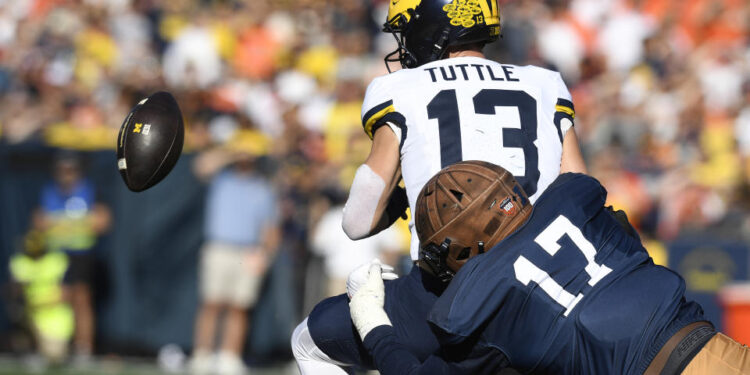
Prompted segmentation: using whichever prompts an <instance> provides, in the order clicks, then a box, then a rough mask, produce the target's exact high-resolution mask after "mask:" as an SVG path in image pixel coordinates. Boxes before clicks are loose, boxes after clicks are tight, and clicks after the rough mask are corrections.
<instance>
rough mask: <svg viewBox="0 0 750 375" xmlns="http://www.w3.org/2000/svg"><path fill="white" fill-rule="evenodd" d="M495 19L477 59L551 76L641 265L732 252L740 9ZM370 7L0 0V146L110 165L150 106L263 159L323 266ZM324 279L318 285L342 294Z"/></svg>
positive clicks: (377, 46)
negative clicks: (722, 240)
mask: <svg viewBox="0 0 750 375" xmlns="http://www.w3.org/2000/svg"><path fill="white" fill-rule="evenodd" d="M499 3H500V6H501V12H502V25H503V38H502V39H501V40H500V41H499V42H498V43H495V44H492V45H490V46H488V47H487V48H486V51H485V52H486V54H487V55H488V57H489V58H492V59H495V60H498V61H501V62H503V63H510V64H521V65H526V64H534V65H539V66H543V67H547V68H550V69H554V70H558V71H560V72H561V73H562V76H563V78H564V79H565V81H566V83H567V84H568V87H569V89H570V91H571V93H572V95H573V100H574V103H575V105H576V113H577V118H576V125H575V128H576V131H577V133H578V135H579V138H580V139H581V140H582V148H583V151H584V155H585V157H586V160H587V163H588V166H589V169H590V172H591V174H592V175H594V176H595V177H597V178H598V179H600V180H601V181H602V183H603V184H604V186H605V187H606V188H607V189H608V191H609V203H610V204H613V205H614V206H615V207H616V208H619V209H624V210H625V211H626V212H627V214H628V216H629V218H630V219H631V221H632V222H633V223H634V224H635V225H636V226H637V227H638V228H639V230H640V232H641V234H642V236H644V237H645V238H646V239H647V240H648V241H649V242H648V244H649V245H648V247H649V250H652V249H653V254H654V256H655V257H660V259H657V261H661V262H662V263H663V262H665V260H664V255H663V254H661V253H660V249H661V248H662V247H661V246H660V245H659V242H668V241H670V240H672V239H674V238H676V237H677V236H678V235H679V234H680V233H682V232H683V231H689V230H694V229H701V228H717V230H721V229H722V228H724V229H727V228H728V231H726V233H729V235H732V236H737V237H739V238H750V2H747V1H746V0H648V1H646V0H546V1H542V0H500V1H499ZM387 7H388V1H385V0H296V1H292V0H277V1H271V0H169V1H166V0H165V1H159V0H27V1H15V0H0V143H5V144H23V143H29V142H31V143H34V142H41V143H44V144H46V145H51V146H55V147H61V148H74V149H78V150H82V151H86V150H111V149H113V146H114V143H115V139H116V136H117V135H116V132H117V129H118V128H119V126H120V125H121V121H122V119H124V118H125V115H126V114H127V112H128V111H129V110H130V108H131V107H132V106H133V105H134V104H135V103H137V102H138V101H139V100H140V99H142V98H143V97H145V96H147V95H148V94H150V93H152V92H154V91H159V90H168V91H170V92H172V93H173V94H174V95H175V96H176V98H177V100H178V102H179V104H180V107H181V109H182V112H183V115H184V117H185V122H186V127H187V132H186V146H185V151H186V152H187V153H207V152H214V151H216V150H222V152H226V153H229V154H246V155H252V156H254V157H257V156H263V157H264V159H266V160H267V161H269V162H268V163H266V164H268V165H270V167H267V168H268V169H271V170H273V173H272V174H271V177H269V179H270V184H272V186H273V189H274V191H275V193H276V194H277V197H278V211H279V222H280V223H281V224H280V225H281V230H282V232H283V233H282V237H283V238H286V239H287V240H289V238H293V239H296V240H298V241H299V242H300V243H303V244H305V245H304V246H302V248H303V250H302V251H301V253H300V254H297V255H298V256H299V257H298V258H299V259H308V254H307V253H308V251H307V249H309V252H311V253H313V254H317V255H318V256H320V257H323V258H325V257H326V256H330V254H329V253H331V252H333V250H330V249H328V250H327V249H326V246H325V243H326V238H332V239H333V238H338V237H336V236H337V235H338V233H332V232H335V229H332V228H335V226H334V225H332V224H326V223H329V222H334V221H336V219H335V213H336V212H337V211H339V210H340V208H338V207H340V204H341V203H342V201H343V199H345V197H346V191H347V190H348V187H349V184H350V183H351V180H352V178H353V174H354V170H355V169H356V167H357V166H358V165H359V164H361V163H362V162H363V161H364V159H365V157H366V156H367V153H368V151H369V142H370V141H369V140H368V138H367V137H366V136H365V134H364V132H363V131H362V128H361V122H360V109H361V108H360V107H361V102H362V99H363V95H364V91H365V89H366V87H367V84H368V83H369V82H370V80H372V78H374V77H376V76H378V75H382V74H385V73H387V70H386V67H385V65H384V63H383V57H384V56H385V54H386V53H387V52H390V51H391V50H393V49H394V47H395V42H394V40H393V37H392V36H391V35H389V34H385V33H382V32H380V25H381V24H382V23H383V21H384V20H385V15H386V12H387ZM113 168H114V166H113ZM196 204H197V203H196ZM332 215H333V216H332ZM330 217H334V219H330ZM319 223H320V225H321V226H323V225H325V226H327V227H325V228H317V226H318V224H319ZM399 225H400V226H401V229H400V231H398V233H397V235H395V237H393V238H389V239H388V240H385V241H382V242H383V243H384V244H383V245H382V246H380V248H383V249H385V250H384V251H387V252H388V253H389V254H391V253H393V249H394V248H396V249H398V248H400V249H401V250H402V251H404V250H406V249H407V248H408V238H406V236H408V232H407V231H406V230H405V229H404V227H405V223H404V222H400V223H399ZM326 231H328V232H331V233H330V235H328V236H329V237H326V233H327V232H326ZM321 233H322V234H321ZM321 236H323V237H321ZM399 236H400V237H399ZM331 242H332V243H336V244H341V242H340V241H338V240H331ZM373 247H378V246H375V245H373ZM344 251H345V250H344ZM367 253H368V255H367V256H370V255H371V254H372V253H377V251H375V250H373V251H372V252H367ZM389 256H390V255H389ZM365 260H367V259H365ZM300 262H304V261H302V260H300ZM328 263H330V264H329V266H327V267H324V269H326V272H327V273H329V276H330V278H331V279H332V280H334V279H341V278H342V277H344V276H342V275H340V274H339V273H340V272H338V273H337V271H335V269H337V268H336V267H337V266H335V265H334V263H336V261H333V260H331V261H329V262H328ZM339 263H340V264H343V266H338V268H342V267H343V268H346V267H350V266H351V265H350V264H349V263H346V261H340V262H339ZM301 267H303V268H304V265H302V266H301ZM344 275H345V273H344ZM327 289H328V290H330V291H331V292H334V291H339V292H340V291H341V282H339V284H338V286H337V285H329V287H328V288H327ZM312 299H313V300H314V298H312ZM312 302H314V301H312ZM307 305H309V303H307Z"/></svg>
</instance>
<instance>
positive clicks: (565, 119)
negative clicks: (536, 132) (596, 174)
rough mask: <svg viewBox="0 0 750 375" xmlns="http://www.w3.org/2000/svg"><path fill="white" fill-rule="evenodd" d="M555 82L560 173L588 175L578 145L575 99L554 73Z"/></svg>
mask: <svg viewBox="0 0 750 375" xmlns="http://www.w3.org/2000/svg"><path fill="white" fill-rule="evenodd" d="M553 80H554V81H555V84H556V86H557V103H556V104H555V117H554V121H555V127H556V128H557V134H558V135H559V136H560V141H561V142H562V156H561V159H560V173H561V174H562V173H567V172H573V173H583V174H586V173H588V170H587V169H586V163H584V161H583V155H582V154H581V147H580V146H579V144H578V137H577V136H576V132H575V128H574V127H573V125H574V123H575V118H576V112H575V107H574V106H573V99H572V97H571V95H570V92H569V91H568V88H567V86H565V82H563V80H562V77H561V76H560V74H559V73H554V77H553Z"/></svg>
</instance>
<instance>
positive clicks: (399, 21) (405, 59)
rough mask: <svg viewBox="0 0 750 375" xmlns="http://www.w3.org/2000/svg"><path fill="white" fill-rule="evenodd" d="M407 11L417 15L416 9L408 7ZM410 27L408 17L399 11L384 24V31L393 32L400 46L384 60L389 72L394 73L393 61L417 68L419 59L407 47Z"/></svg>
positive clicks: (405, 66)
mask: <svg viewBox="0 0 750 375" xmlns="http://www.w3.org/2000/svg"><path fill="white" fill-rule="evenodd" d="M407 12H409V14H410V15H411V17H417V16H416V12H415V11H414V9H408V10H407ZM408 27H409V23H408V19H407V17H406V16H405V15H403V14H401V13H399V14H397V15H396V16H394V17H393V18H391V19H390V20H388V22H386V23H384V24H383V32H386V33H391V35H393V38H394V39H396V43H397V44H398V47H397V48H396V50H394V51H393V52H391V53H389V54H387V55H385V58H384V59H383V61H384V62H385V67H386V69H388V73H393V71H391V65H390V64H391V63H395V62H398V63H399V64H401V67H402V68H404V69H411V68H416V67H417V66H418V65H417V59H416V58H415V57H414V55H413V54H412V53H411V52H409V50H408V49H406V38H405V34H406V29H407V28H408Z"/></svg>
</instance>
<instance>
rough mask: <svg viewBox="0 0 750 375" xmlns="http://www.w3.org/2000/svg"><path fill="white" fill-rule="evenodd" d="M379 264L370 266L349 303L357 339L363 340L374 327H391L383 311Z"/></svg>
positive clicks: (382, 289) (382, 290) (383, 300)
mask: <svg viewBox="0 0 750 375" xmlns="http://www.w3.org/2000/svg"><path fill="white" fill-rule="evenodd" d="M380 267H381V265H380V264H375V263H373V264H371V265H370V269H369V272H368V275H367V280H366V281H365V283H364V284H362V286H360V288H359V290H358V291H357V292H356V293H355V294H354V296H353V297H352V300H351V302H349V314H350V315H351V317H352V322H354V326H355V327H357V332H359V337H360V338H361V339H362V340H364V339H365V337H367V334H368V333H370V331H372V330H373V329H375V327H379V326H382V325H389V326H392V324H391V320H390V319H388V314H386V313H385V310H384V309H383V304H384V303H385V286H384V285H383V279H382V276H381V275H380V269H381V268H380Z"/></svg>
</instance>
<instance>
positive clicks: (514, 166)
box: [362, 57, 575, 259]
mask: <svg viewBox="0 0 750 375" xmlns="http://www.w3.org/2000/svg"><path fill="white" fill-rule="evenodd" d="M574 117H575V111H574V107H573V103H572V100H571V96H570V93H569V92H568V89H567V87H566V86H565V83H564V82H563V80H562V78H561V77H560V74H559V73H557V72H553V71H550V70H547V69H542V68H539V67H535V66H514V65H507V64H499V63H497V62H494V61H490V60H487V59H482V58H477V57H459V58H450V59H445V60H440V61H435V62H431V63H429V64H425V65H423V66H421V67H418V68H414V69H404V70H400V71H398V72H395V73H392V74H389V75H386V76H382V77H379V78H376V79H375V80H374V81H373V82H372V83H371V84H370V86H369V87H368V89H367V93H366V95H365V101H364V104H363V107H362V125H363V127H364V130H365V132H366V133H367V134H368V136H370V137H372V136H373V133H374V131H375V130H377V129H378V128H380V127H382V126H390V127H391V129H393V130H394V132H395V133H396V135H397V136H398V137H399V139H400V142H401V143H400V153H401V174H402V177H403V180H404V184H405V186H406V192H407V196H408V198H409V205H410V207H411V209H412V212H415V209H414V208H415V205H416V200H417V196H418V195H419V192H420V190H421V189H422V187H423V186H424V184H425V183H426V182H427V181H428V180H429V179H430V178H431V177H432V176H433V175H435V173H437V172H438V171H439V170H440V169H442V168H444V167H447V166H449V165H451V164H453V163H456V162H459V161H462V160H482V161H487V162H490V163H494V164H497V165H500V166H502V167H503V168H505V169H507V170H508V171H510V172H511V173H513V175H514V176H515V177H516V179H517V180H518V182H519V183H520V184H521V186H522V187H523V188H524V190H525V191H526V193H527V194H528V195H529V199H530V200H531V202H535V201H536V199H537V198H538V197H539V195H541V194H542V192H543V191H544V190H545V189H546V188H547V186H549V184H550V183H552V181H554V179H555V178H557V176H558V175H559V174H560V159H561V157H562V141H563V139H564V137H565V133H566V132H567V131H569V130H570V129H571V127H572V126H573V119H574ZM410 225H411V226H412V231H411V232H412V246H411V255H412V259H417V258H418V254H419V241H418V239H417V236H416V231H415V230H414V228H413V223H412V224H410Z"/></svg>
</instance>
